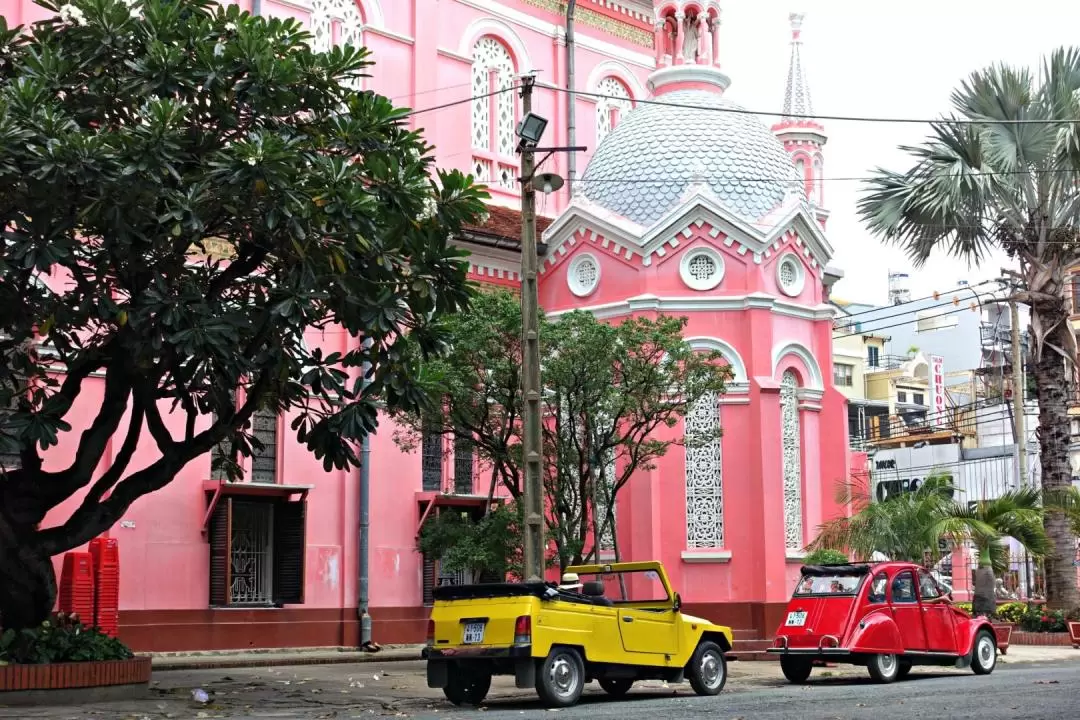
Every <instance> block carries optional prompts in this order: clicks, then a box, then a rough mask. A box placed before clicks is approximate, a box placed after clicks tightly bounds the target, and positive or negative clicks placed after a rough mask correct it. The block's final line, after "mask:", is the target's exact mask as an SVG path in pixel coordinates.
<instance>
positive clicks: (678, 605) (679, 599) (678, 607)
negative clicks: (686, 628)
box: [671, 593, 682, 612]
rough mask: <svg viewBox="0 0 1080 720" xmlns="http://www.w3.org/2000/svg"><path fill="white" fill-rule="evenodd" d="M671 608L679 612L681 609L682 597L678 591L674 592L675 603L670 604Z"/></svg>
mask: <svg viewBox="0 0 1080 720" xmlns="http://www.w3.org/2000/svg"><path fill="white" fill-rule="evenodd" d="M671 609H672V610H674V611H675V612H679V611H680V610H682V597H681V596H680V595H679V593H675V604H674V605H673V606H672V608H671Z"/></svg>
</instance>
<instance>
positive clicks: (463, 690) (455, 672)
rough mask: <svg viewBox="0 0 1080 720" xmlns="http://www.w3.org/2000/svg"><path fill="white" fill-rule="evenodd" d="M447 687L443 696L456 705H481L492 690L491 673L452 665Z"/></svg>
mask: <svg viewBox="0 0 1080 720" xmlns="http://www.w3.org/2000/svg"><path fill="white" fill-rule="evenodd" d="M446 681H447V682H446V687H444V688H443V694H444V695H446V699H447V700H449V701H450V702H452V703H454V704H455V705H458V706H460V705H479V704H480V703H482V702H484V698H486V697H487V694H488V691H489V690H491V673H490V672H488V671H487V670H481V669H479V668H470V667H468V666H462V665H460V664H458V663H450V667H449V668H447V677H446Z"/></svg>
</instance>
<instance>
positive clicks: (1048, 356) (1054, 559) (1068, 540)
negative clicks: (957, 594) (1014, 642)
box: [1014, 307, 1080, 610]
mask: <svg viewBox="0 0 1080 720" xmlns="http://www.w3.org/2000/svg"><path fill="white" fill-rule="evenodd" d="M1032 313H1033V314H1035V313H1038V314H1039V315H1040V320H1041V321H1042V327H1053V326H1054V324H1055V323H1060V324H1059V325H1058V326H1057V327H1058V330H1056V331H1055V332H1052V333H1049V335H1048V336H1047V338H1046V340H1047V342H1048V343H1052V344H1054V345H1056V346H1058V347H1069V345H1068V344H1067V343H1066V342H1064V341H1063V340H1062V339H1060V338H1061V336H1062V335H1063V334H1065V333H1069V332H1072V329H1071V327H1070V326H1069V321H1068V316H1067V315H1065V309H1064V307H1060V308H1054V309H1053V310H1049V309H1047V308H1044V307H1038V308H1036V307H1033V308H1032ZM1068 380H1069V378H1068V375H1067V373H1066V367H1065V360H1064V358H1062V357H1061V355H1060V354H1059V353H1057V352H1056V351H1055V350H1054V349H1053V348H1050V347H1047V346H1045V345H1044V346H1043V349H1042V354H1041V356H1040V357H1039V358H1037V359H1036V362H1035V390H1036V394H1037V396H1038V400H1039V461H1040V464H1041V466H1042V486H1043V490H1044V491H1060V490H1061V489H1063V488H1067V487H1069V486H1070V485H1072V468H1071V467H1070V464H1069V413H1068V401H1069V397H1068V392H1069V390H1068V388H1069V385H1070V383H1069V381H1068ZM1022 390H1023V389H1022V388H1016V389H1015V390H1014V392H1021V391H1022ZM1019 440H1020V442H1021V443H1022V442H1023V438H1020V439H1019ZM1021 452H1023V450H1021ZM1043 523H1044V527H1045V528H1046V534H1047V536H1048V537H1049V538H1050V543H1051V545H1052V548H1051V550H1050V552H1049V553H1048V554H1047V556H1046V559H1045V562H1046V601H1047V606H1048V607H1050V608H1052V609H1066V610H1067V609H1070V608H1074V607H1077V606H1080V592H1078V591H1077V587H1076V567H1075V566H1074V565H1073V559H1074V555H1075V542H1076V539H1075V538H1074V536H1073V534H1072V528H1070V527H1069V521H1068V518H1067V517H1066V516H1065V515H1064V513H1061V512H1057V511H1048V512H1047V513H1046V515H1045V519H1044V521H1043Z"/></svg>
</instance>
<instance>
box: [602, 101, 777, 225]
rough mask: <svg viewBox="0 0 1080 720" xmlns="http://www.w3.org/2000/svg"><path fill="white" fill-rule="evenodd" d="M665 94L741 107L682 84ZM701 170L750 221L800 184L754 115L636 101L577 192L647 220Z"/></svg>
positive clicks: (705, 105)
mask: <svg viewBox="0 0 1080 720" xmlns="http://www.w3.org/2000/svg"><path fill="white" fill-rule="evenodd" d="M663 100H664V101H669V102H672V103H679V104H683V105H695V106H698V107H699V108H710V107H715V108H731V109H739V110H741V109H742V108H741V107H740V106H739V105H736V104H735V103H732V102H730V101H728V100H726V99H725V98H723V97H721V96H719V95H716V94H715V93H711V92H708V91H704V90H679V91H675V92H671V93H667V94H665V95H664V96H663ZM702 174H704V175H706V176H707V177H706V180H707V181H708V183H709V185H710V187H711V188H712V190H713V192H715V193H716V195H717V197H719V198H720V200H721V201H723V202H724V203H725V204H726V205H728V206H729V207H730V208H731V209H732V210H734V211H735V212H736V213H738V214H739V215H741V216H743V217H744V218H746V219H749V220H757V219H758V218H760V217H762V216H763V215H765V214H767V213H768V212H769V211H770V210H772V209H773V208H775V207H776V206H777V205H779V204H780V203H781V202H782V201H783V199H784V195H785V193H786V191H787V190H788V188H790V187H797V186H798V184H799V179H798V176H797V174H796V171H795V167H794V165H793V164H792V162H791V158H790V156H789V155H788V154H787V151H785V150H784V146H783V145H782V144H781V143H780V141H779V140H777V139H776V137H775V136H774V135H773V134H772V132H771V131H770V130H769V128H767V127H766V126H765V124H764V123H762V122H761V121H760V120H758V119H757V118H756V117H754V116H752V115H746V114H742V113H724V112H715V111H713V110H708V109H687V108H684V107H670V106H666V105H639V106H638V107H637V108H635V109H634V110H632V111H631V112H629V113H627V115H626V117H625V118H623V120H622V122H620V123H619V124H618V125H617V126H616V127H615V129H614V130H613V131H612V132H611V133H609V134H608V136H607V137H606V138H604V141H603V142H601V143H600V147H598V148H597V149H596V153H595V154H594V155H593V158H592V161H591V162H590V163H589V166H588V168H586V170H585V174H584V176H583V177H582V194H583V195H584V196H585V197H587V198H588V199H589V200H591V201H593V202H595V203H597V204H599V205H601V206H602V207H605V208H607V209H608V210H611V211H613V212H615V213H618V214H619V215H622V216H623V217H625V218H627V219H628V220H632V221H633V222H635V223H638V224H639V225H650V224H652V223H653V222H655V221H656V220H658V219H659V218H660V217H661V216H662V215H663V214H664V213H666V212H668V211H669V210H671V208H672V207H674V205H675V203H677V202H678V200H679V198H680V197H682V194H683V192H684V191H685V190H686V188H687V187H688V186H689V185H690V184H691V183H692V182H693V181H694V178H695V176H696V175H702Z"/></svg>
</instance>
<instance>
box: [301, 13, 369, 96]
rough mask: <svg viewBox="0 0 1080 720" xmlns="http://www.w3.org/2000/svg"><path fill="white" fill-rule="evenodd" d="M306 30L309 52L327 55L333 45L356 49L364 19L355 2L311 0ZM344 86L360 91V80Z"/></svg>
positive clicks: (358, 44)
mask: <svg viewBox="0 0 1080 720" xmlns="http://www.w3.org/2000/svg"><path fill="white" fill-rule="evenodd" d="M335 26H336V31H337V32H336V35H337V37H336V38H335V37H334V35H335ZM309 30H310V31H311V34H312V41H311V49H312V50H315V51H316V52H327V51H329V50H330V49H331V48H333V47H334V46H335V45H351V46H352V47H357V48H358V47H361V46H363V44H364V16H363V15H361V14H360V9H359V8H358V7H357V6H356V2H355V0H312V3H311V20H310V28H309ZM335 39H336V40H337V42H336V43H335V42H334V41H335ZM346 84H348V85H350V86H352V87H354V88H355V89H360V86H361V84H362V80H361V78H356V79H355V80H352V81H349V82H348V83H346Z"/></svg>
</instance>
